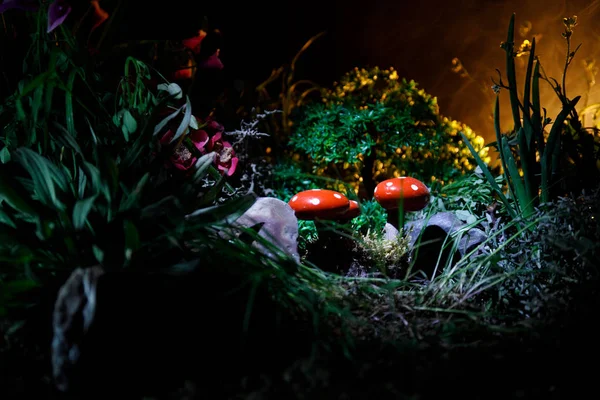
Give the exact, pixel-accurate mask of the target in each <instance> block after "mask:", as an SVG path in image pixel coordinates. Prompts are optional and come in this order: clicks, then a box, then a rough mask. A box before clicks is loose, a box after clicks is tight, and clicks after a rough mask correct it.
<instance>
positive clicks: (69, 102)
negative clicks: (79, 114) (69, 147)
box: [65, 68, 77, 135]
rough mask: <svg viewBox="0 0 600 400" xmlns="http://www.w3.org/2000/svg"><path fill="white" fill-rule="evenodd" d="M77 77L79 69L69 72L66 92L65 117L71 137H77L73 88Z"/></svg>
mask: <svg viewBox="0 0 600 400" xmlns="http://www.w3.org/2000/svg"><path fill="white" fill-rule="evenodd" d="M76 75H77V69H76V68H73V69H72V70H71V72H69V76H68V78H67V88H66V91H65V117H66V122H67V131H68V132H69V133H70V134H71V135H75V116H74V115H73V86H74V84H75V77H76Z"/></svg>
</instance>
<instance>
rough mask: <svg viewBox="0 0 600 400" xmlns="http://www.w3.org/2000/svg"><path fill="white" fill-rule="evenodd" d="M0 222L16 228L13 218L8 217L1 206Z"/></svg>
mask: <svg viewBox="0 0 600 400" xmlns="http://www.w3.org/2000/svg"><path fill="white" fill-rule="evenodd" d="M0 205H1V204H0ZM0 223H2V224H5V225H8V226H10V227H11V228H14V229H17V225H15V223H14V222H13V220H12V219H11V218H10V217H9V215H8V214H7V213H5V212H4V210H3V209H2V208H0Z"/></svg>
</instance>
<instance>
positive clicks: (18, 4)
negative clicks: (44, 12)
mask: <svg viewBox="0 0 600 400" xmlns="http://www.w3.org/2000/svg"><path fill="white" fill-rule="evenodd" d="M39 7H40V5H39V2H38V1H37V0H4V1H3V2H2V3H1V4H0V14H2V13H3V12H4V11H6V10H10V9H13V8H15V9H17V10H22V11H36V10H37V9H38V8H39Z"/></svg>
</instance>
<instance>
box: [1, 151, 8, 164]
mask: <svg viewBox="0 0 600 400" xmlns="http://www.w3.org/2000/svg"><path fill="white" fill-rule="evenodd" d="M9 161H10V150H8V147H3V148H2V150H0V162H1V163H2V164H6V163H7V162H9Z"/></svg>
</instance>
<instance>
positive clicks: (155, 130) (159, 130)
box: [153, 106, 185, 135]
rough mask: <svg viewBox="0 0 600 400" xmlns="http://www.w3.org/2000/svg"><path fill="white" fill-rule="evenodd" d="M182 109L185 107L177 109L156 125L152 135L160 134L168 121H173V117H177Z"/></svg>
mask: <svg viewBox="0 0 600 400" xmlns="http://www.w3.org/2000/svg"><path fill="white" fill-rule="evenodd" d="M183 107H185V106H181V107H179V108H178V109H177V110H176V111H175V112H173V113H172V114H169V115H168V116H166V117H165V118H163V119H162V120H161V121H160V122H159V123H158V124H156V126H155V127H154V133H153V135H157V134H158V133H160V132H161V131H162V130H163V129H164V127H165V126H167V124H168V123H169V121H171V120H172V119H174V118H175V117H177V116H178V115H179V113H180V112H181V110H183Z"/></svg>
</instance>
